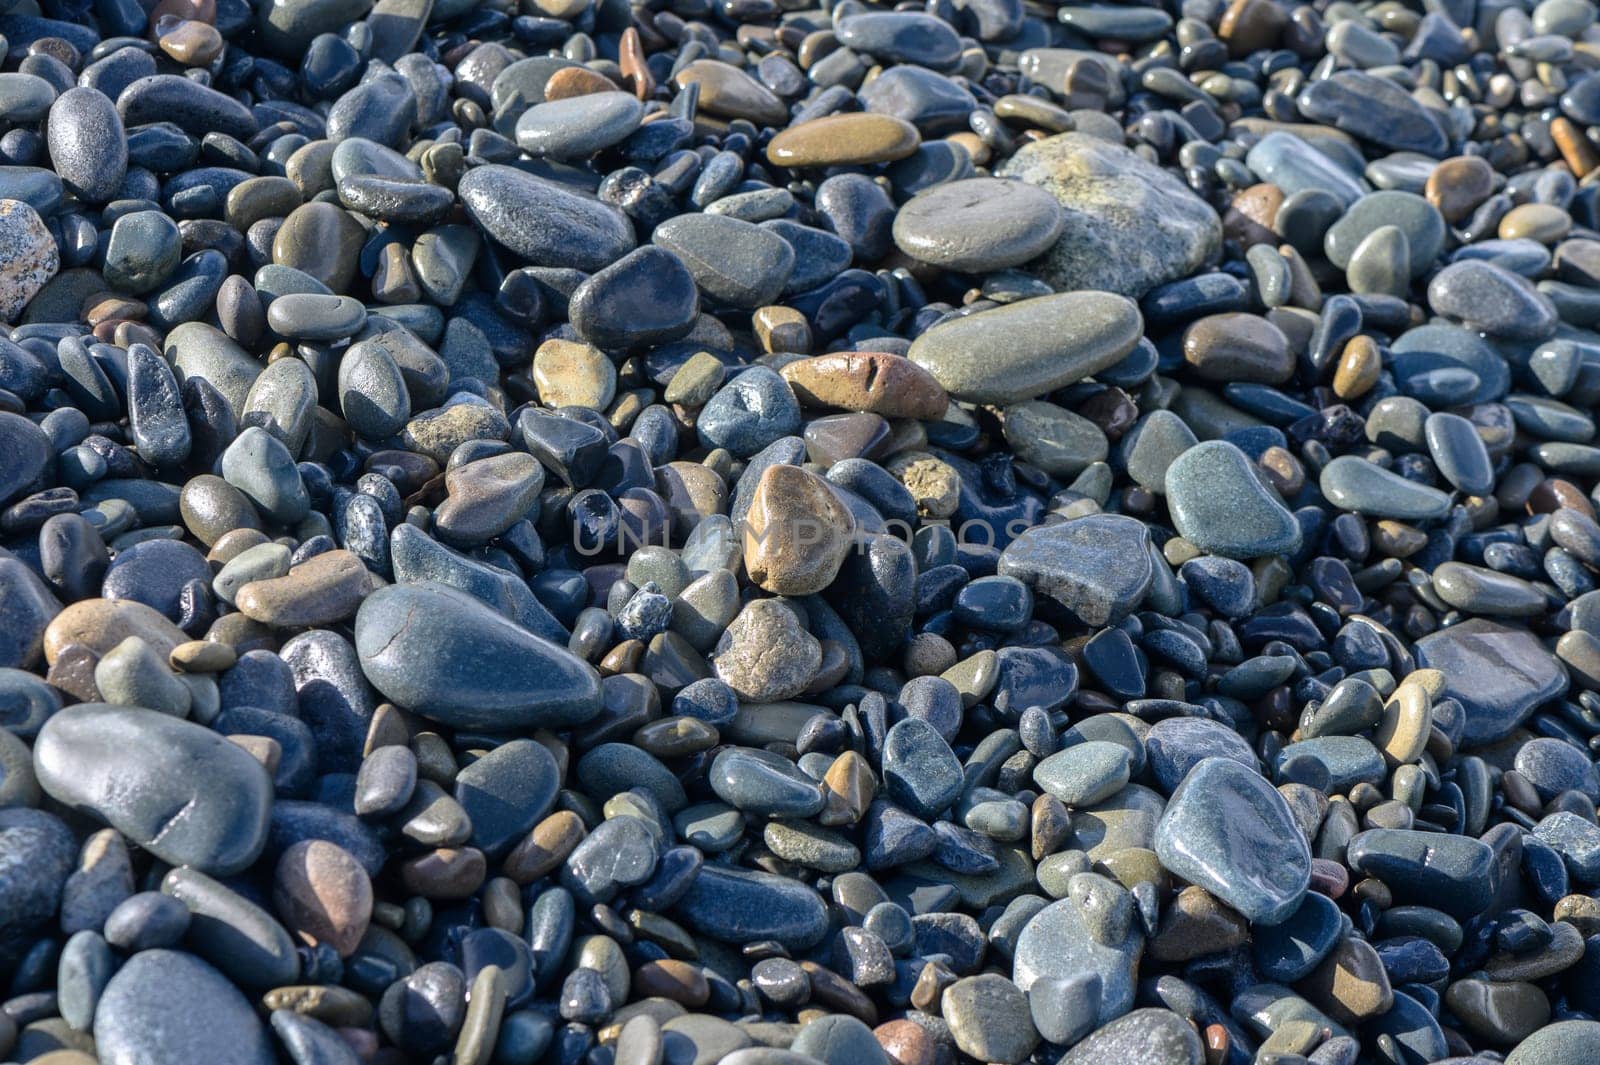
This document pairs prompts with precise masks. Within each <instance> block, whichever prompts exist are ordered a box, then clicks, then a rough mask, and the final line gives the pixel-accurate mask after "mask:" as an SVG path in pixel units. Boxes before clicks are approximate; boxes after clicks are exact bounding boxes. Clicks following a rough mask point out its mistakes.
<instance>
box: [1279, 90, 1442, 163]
mask: <svg viewBox="0 0 1600 1065" xmlns="http://www.w3.org/2000/svg"><path fill="white" fill-rule="evenodd" d="M1295 102H1296V103H1297V104H1299V107H1300V111H1301V113H1302V114H1303V115H1305V117H1306V118H1308V119H1310V120H1312V121H1314V122H1326V123H1328V124H1329V125H1331V126H1334V127H1336V128H1338V129H1342V130H1344V131H1345V132H1346V133H1349V134H1351V135H1352V136H1355V137H1359V138H1361V139H1362V140H1366V141H1370V142H1372V143H1373V144H1376V145H1379V146H1380V147H1384V148H1391V149H1393V150H1395V151H1397V152H1421V153H1422V154H1424V155H1431V156H1433V157H1434V158H1435V159H1442V158H1444V156H1445V154H1446V153H1447V152H1449V150H1450V138H1449V137H1448V136H1447V135H1446V133H1445V131H1444V129H1443V128H1442V127H1441V126H1440V125H1439V122H1438V120H1436V119H1435V118H1434V117H1433V115H1432V114H1430V113H1429V112H1428V111H1427V109H1425V108H1424V107H1423V106H1422V105H1421V104H1419V103H1418V102H1417V101H1416V100H1414V99H1412V97H1411V94H1410V93H1408V92H1406V90H1404V89H1402V88H1401V87H1400V86H1399V85H1397V84H1395V83H1394V82H1392V81H1390V80H1389V79H1387V78H1379V77H1375V76H1373V75H1371V74H1367V73H1365V72H1363V71H1357V70H1341V71H1339V72H1338V73H1337V74H1334V75H1333V76H1332V77H1329V78H1323V79H1318V80H1315V81H1312V82H1310V83H1308V84H1307V85H1306V87H1305V88H1304V89H1302V90H1301V92H1300V95H1299V96H1298V97H1297V98H1296V101H1295Z"/></svg>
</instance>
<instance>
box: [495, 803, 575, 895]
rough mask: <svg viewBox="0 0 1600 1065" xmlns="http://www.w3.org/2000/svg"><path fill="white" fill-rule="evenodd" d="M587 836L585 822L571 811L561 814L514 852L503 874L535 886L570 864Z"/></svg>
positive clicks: (540, 825)
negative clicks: (561, 866)
mask: <svg viewBox="0 0 1600 1065" xmlns="http://www.w3.org/2000/svg"><path fill="white" fill-rule="evenodd" d="M586 834H587V833H586V832H585V831H584V828H583V820H582V818H580V817H579V816H578V815H577V814H575V813H573V812H572V811H571V810H557V811H556V812H555V813H553V814H551V815H550V816H549V817H546V818H545V819H544V820H543V821H540V822H539V823H538V824H537V825H534V826H533V831H531V832H529V833H528V835H527V837H526V838H524V839H523V840H522V842H521V843H518V844H517V845H516V847H515V848H513V849H512V851H511V853H510V854H509V855H507V856H506V860H505V865H504V866H503V867H502V871H503V872H504V873H505V875H506V876H508V877H510V878H511V879H512V880H515V881H516V882H517V883H519V884H522V885H524V886H526V885H528V884H531V883H533V882H534V881H535V880H538V879H539V878H540V877H544V876H548V875H549V874H550V873H551V872H553V871H554V870H555V868H556V867H557V866H559V865H560V864H561V863H562V862H564V861H566V860H567V855H569V854H571V853H572V849H573V848H574V847H576V846H577V845H578V843H579V842H580V841H581V840H582V839H583V837H584V836H585V835H586Z"/></svg>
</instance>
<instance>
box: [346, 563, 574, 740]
mask: <svg viewBox="0 0 1600 1065" xmlns="http://www.w3.org/2000/svg"><path fill="white" fill-rule="evenodd" d="M355 645H356V651H357V654H358V655H359V656H360V662H361V671H362V673H363V674H364V675H365V677H366V679H367V680H368V681H369V682H370V683H371V684H372V685H373V686H374V687H376V688H377V689H378V690H379V691H381V692H383V693H384V694H385V695H387V696H389V697H390V698H392V699H396V700H398V701H399V702H400V703H401V704H403V705H405V706H408V707H410V708H411V709H412V710H413V711H414V712H416V713H419V714H423V715H424V716H427V717H429V718H431V719H433V720H437V721H439V722H441V723H445V724H451V725H455V726H457V727H472V726H477V727H489V728H495V727H498V728H508V727H513V728H514V727H518V726H522V727H550V726H558V725H562V724H567V725H574V724H580V723H582V722H584V721H587V720H588V719H590V718H592V717H593V716H594V715H595V714H597V713H599V711H600V680H599V677H598V676H597V675H596V674H595V672H594V670H593V669H592V668H591V667H589V666H588V665H587V664H585V663H584V662H582V661H580V660H578V659H577V658H576V657H574V656H573V655H572V654H571V653H570V652H568V651H567V650H566V649H565V648H561V647H557V646H556V645H554V644H552V643H550V642H549V641H548V640H545V639H544V638H542V637H539V636H535V635H533V634H532V633H530V632H528V631H527V630H526V629H523V628H521V627H520V626H517V625H515V624H513V623H512V622H510V621H508V620H507V619H506V618H505V617H503V616H502V615H500V614H499V613H497V612H496V611H494V610H493V609H492V608H490V607H488V606H485V605H484V604H483V603H481V602H479V601H478V600H477V599H474V598H472V597H470V596H468V595H466V594H464V593H462V592H459V591H456V590H455V589H453V588H450V587H447V586H445V585H441V584H436V583H432V582H428V581H421V582H418V583H416V584H412V585H393V586H390V587H388V588H383V589H380V590H379V591H377V592H375V593H373V594H372V595H370V596H368V597H367V598H366V600H365V601H364V602H363V603H362V604H361V609H360V611H359V612H358V613H357V614H356V623H355ZM425 648H430V649H431V650H428V651H427V652H426V653H423V652H424V649H425ZM474 663H481V664H483V665H487V664H488V663H498V665H497V667H496V668H494V669H487V670H486V669H483V668H480V667H479V666H477V665H474ZM535 690H537V691H538V692H539V695H538V697H537V698H532V699H530V698H529V697H528V696H529V694H530V693H531V692H533V691H535Z"/></svg>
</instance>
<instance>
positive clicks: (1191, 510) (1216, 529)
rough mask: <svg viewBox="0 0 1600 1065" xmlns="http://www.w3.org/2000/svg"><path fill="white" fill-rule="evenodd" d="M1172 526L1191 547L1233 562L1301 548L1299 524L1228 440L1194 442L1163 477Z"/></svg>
mask: <svg viewBox="0 0 1600 1065" xmlns="http://www.w3.org/2000/svg"><path fill="white" fill-rule="evenodd" d="M1165 487H1166V495H1167V506H1168V507H1169V508H1170V510H1171V512H1172V519H1173V524H1174V525H1175V526H1176V527H1177V529H1178V532H1179V533H1180V534H1182V535H1183V536H1184V537H1185V538H1186V539H1187V540H1188V541H1189V542H1190V543H1192V544H1194V545H1195V546H1196V547H1198V548H1200V549H1201V550H1204V551H1212V552H1215V553H1217V554H1219V555H1223V556H1225V557H1229V558H1255V557H1257V556H1260V555H1272V554H1284V553H1288V552H1293V551H1295V550H1297V549H1298V548H1299V546H1300V538H1301V532H1300V526H1299V524H1298V523H1297V522H1296V521H1295V519H1294V515H1292V514H1290V513H1289V511H1288V509H1287V508H1286V507H1285V506H1284V505H1283V503H1282V501H1281V499H1279V498H1278V496H1277V494H1276V493H1275V492H1274V491H1273V489H1272V488H1271V487H1270V486H1269V485H1268V484H1267V483H1266V482H1265V479H1264V478H1263V477H1262V476H1261V475H1260V474H1259V473H1257V472H1256V469H1255V467H1254V466H1252V464H1251V462H1250V459H1249V457H1248V456H1246V455H1245V453H1244V452H1242V451H1240V450H1239V448H1238V447H1236V446H1235V445H1233V444H1231V443H1229V442H1227V441H1225V440H1208V441H1206V442H1205V443H1200V444H1195V445H1194V446H1193V447H1190V448H1189V449H1188V450H1186V451H1184V452H1182V453H1180V454H1179V455H1177V456H1176V457H1175V458H1174V459H1173V460H1172V461H1171V462H1170V463H1169V464H1168V465H1167V471H1166V477H1165Z"/></svg>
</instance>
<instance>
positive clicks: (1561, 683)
mask: <svg viewBox="0 0 1600 1065" xmlns="http://www.w3.org/2000/svg"><path fill="white" fill-rule="evenodd" d="M1414 650H1415V653H1416V657H1417V665H1419V666H1424V667H1426V668H1429V669H1437V670H1439V671H1440V672H1442V673H1443V674H1444V679H1445V689H1444V692H1443V695H1444V696H1445V697H1448V698H1452V699H1455V700H1457V701H1458V702H1460V703H1461V706H1462V708H1463V709H1464V710H1465V711H1466V724H1465V726H1464V727H1463V729H1462V734H1461V741H1460V742H1461V745H1462V746H1465V747H1475V746H1481V745H1482V744H1486V743H1493V742H1495V741H1496V740H1499V739H1503V738H1504V737H1505V736H1507V735H1509V734H1510V733H1511V731H1512V730H1513V729H1515V728H1516V727H1517V726H1518V725H1520V724H1521V723H1522V722H1523V721H1525V720H1526V719H1527V718H1528V716H1529V715H1530V714H1532V713H1533V711H1534V710H1535V709H1537V708H1538V707H1540V706H1542V705H1544V704H1545V703H1547V702H1549V701H1550V700H1552V699H1554V698H1556V697H1557V696H1559V695H1561V694H1562V693H1563V692H1565V691H1566V690H1567V673H1566V670H1565V668H1564V667H1563V666H1562V665H1561V662H1560V661H1559V660H1558V659H1557V658H1556V657H1555V656H1554V655H1552V654H1551V653H1550V652H1549V651H1548V650H1546V649H1545V646H1544V644H1543V643H1541V642H1540V641H1539V639H1538V637H1536V636H1534V635H1533V634H1532V633H1531V632H1528V631H1527V630H1526V629H1520V628H1514V627H1512V626H1509V625H1503V624H1501V623H1499V622H1496V621H1489V620H1487V619H1485V618H1471V619H1469V620H1467V621H1463V622H1461V623H1460V624H1457V625H1452V626H1450V627H1449V628H1447V629H1442V630H1440V631H1439V632H1435V633H1431V634H1430V635H1427V636H1424V637H1423V638H1422V639H1420V640H1418V641H1417V642H1416V645H1415V648H1414Z"/></svg>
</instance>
